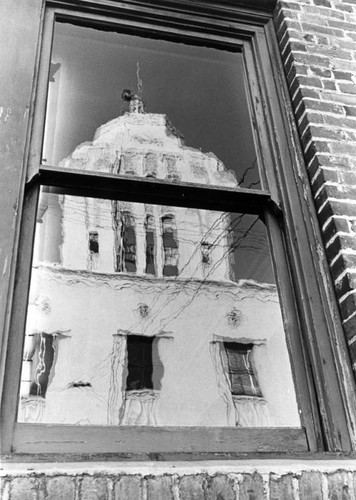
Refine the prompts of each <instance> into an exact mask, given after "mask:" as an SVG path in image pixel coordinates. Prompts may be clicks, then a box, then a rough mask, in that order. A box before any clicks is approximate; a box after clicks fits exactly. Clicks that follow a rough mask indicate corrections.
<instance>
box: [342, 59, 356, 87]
mask: <svg viewBox="0 0 356 500" xmlns="http://www.w3.org/2000/svg"><path fill="white" fill-rule="evenodd" d="M355 64H356V63H355ZM339 89H340V90H341V92H344V93H345V94H356V85H355V84H354V83H339Z"/></svg>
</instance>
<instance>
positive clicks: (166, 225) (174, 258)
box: [162, 215, 179, 276]
mask: <svg viewBox="0 0 356 500" xmlns="http://www.w3.org/2000/svg"><path fill="white" fill-rule="evenodd" d="M162 240H163V252H164V265H163V276H177V274H178V256H179V254H178V241H177V229H176V226H175V220H174V216H173V215H167V216H165V217H162Z"/></svg>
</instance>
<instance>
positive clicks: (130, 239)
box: [116, 204, 136, 273]
mask: <svg viewBox="0 0 356 500" xmlns="http://www.w3.org/2000/svg"><path fill="white" fill-rule="evenodd" d="M117 206H118V204H117ZM117 212H119V217H120V220H119V222H116V224H117V227H118V230H117V232H118V234H117V236H116V238H117V243H116V271H119V272H120V271H127V272H128V273H134V272H136V233H135V219H134V218H133V216H132V215H131V214H130V212H125V211H124V212H120V210H119V209H118V210H117V211H116V213H117Z"/></svg>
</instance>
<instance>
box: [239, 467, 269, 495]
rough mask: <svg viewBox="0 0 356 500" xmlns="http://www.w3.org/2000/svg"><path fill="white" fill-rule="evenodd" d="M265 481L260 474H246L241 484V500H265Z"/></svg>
mask: <svg viewBox="0 0 356 500" xmlns="http://www.w3.org/2000/svg"><path fill="white" fill-rule="evenodd" d="M265 499H266V496H265V493H264V488H263V480H262V476H260V474H257V473H255V474H244V475H243V481H242V483H241V484H240V496H239V500H265Z"/></svg>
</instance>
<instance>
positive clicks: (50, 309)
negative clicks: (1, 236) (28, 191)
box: [18, 188, 300, 427]
mask: <svg viewBox="0 0 356 500" xmlns="http://www.w3.org/2000/svg"><path fill="white" fill-rule="evenodd" d="M148 235H150V237H149V238H148ZM151 236H152V237H151ZM152 247H153V250H152ZM94 258H95V260H94ZM118 262H121V263H122V266H118ZM133 263H134V264H135V265H133ZM168 268H169V269H170V272H167V269H168ZM153 269H154V272H153V271H152V270H153ZM23 360H24V361H23V369H22V382H21V393H20V402H19V403H20V404H19V416H18V419H19V421H21V422H34V423H39V422H44V423H63V424H79V425H85V424H96V425H119V426H120V425H148V426H242V427H264V426H266V427H268V426H272V427H278V426H299V425H300V420H299V416H298V408H297V403H296V397H295V391H294V386H293V381H292V376H291V370H290V365H289V359H288V353H287V347H286V342H285V334H284V328H283V324H282V319H281V312H280V305H279V299H278V294H277V290H276V286H275V284H274V278H273V272H272V267H271V258H270V254H269V247H268V241H267V237H266V229H265V226H264V224H263V223H262V222H261V220H260V219H259V218H258V217H257V216H252V215H244V214H232V213H222V212H217V211H215V212H214V211H208V210H202V209H189V208H178V207H173V206H158V205H151V204H144V203H131V202H122V201H111V200H106V199H93V198H87V197H75V196H70V195H66V194H63V193H60V192H59V190H58V188H56V189H52V188H43V189H42V193H41V198H40V203H39V208H38V220H37V228H36V237H35V247H34V257H33V268H32V278H31V287H30V299H29V305H28V316H27V326H26V332H25V348H24V356H23Z"/></svg>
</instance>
